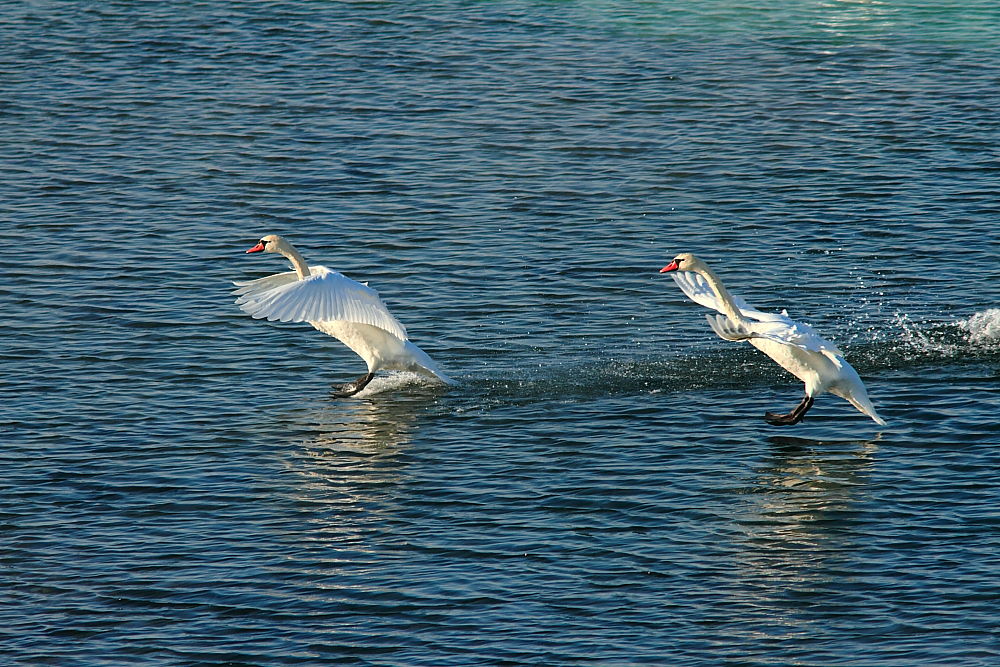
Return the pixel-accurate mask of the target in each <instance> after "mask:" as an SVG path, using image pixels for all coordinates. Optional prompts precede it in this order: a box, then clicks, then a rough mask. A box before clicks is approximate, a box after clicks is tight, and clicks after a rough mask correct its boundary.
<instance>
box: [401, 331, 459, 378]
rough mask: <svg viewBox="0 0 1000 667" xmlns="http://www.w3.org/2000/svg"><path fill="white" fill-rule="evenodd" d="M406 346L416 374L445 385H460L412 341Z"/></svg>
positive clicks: (412, 368)
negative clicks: (434, 379) (431, 378)
mask: <svg viewBox="0 0 1000 667" xmlns="http://www.w3.org/2000/svg"><path fill="white" fill-rule="evenodd" d="M404 345H405V348H406V352H407V353H408V355H409V357H410V360H411V370H413V371H414V372H416V373H420V374H421V375H426V376H429V377H433V378H436V379H437V380H439V381H441V382H443V383H444V384H449V385H456V384H458V382H456V381H455V380H453V379H452V378H451V377H449V376H448V374H447V373H445V372H444V371H442V370H441V369H440V368H438V365H437V364H436V363H434V361H433V360H432V359H431V358H430V356H429V355H428V354H427V353H426V352H424V351H423V350H421V349H420V348H419V347H417V346H416V345H414V344H413V343H411V342H410V341H406V342H405V344H404Z"/></svg>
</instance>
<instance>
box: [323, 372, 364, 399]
mask: <svg viewBox="0 0 1000 667" xmlns="http://www.w3.org/2000/svg"><path fill="white" fill-rule="evenodd" d="M374 377H375V374H374V373H368V374H367V375H362V376H361V377H359V378H358V379H357V380H355V381H354V382H348V383H347V384H342V385H340V386H339V387H337V388H336V389H334V390H333V392H332V393H331V394H330V395H331V396H333V397H334V398H348V397H350V396H354V395H355V394H356V393H358V392H359V391H361V390H362V389H364V388H365V387H367V386H368V383H369V382H371V381H372V378H374Z"/></svg>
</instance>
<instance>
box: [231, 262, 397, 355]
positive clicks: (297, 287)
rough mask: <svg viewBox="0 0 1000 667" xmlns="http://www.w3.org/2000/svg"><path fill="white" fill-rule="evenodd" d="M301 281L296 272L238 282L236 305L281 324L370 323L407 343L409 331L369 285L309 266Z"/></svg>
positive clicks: (248, 312)
mask: <svg viewBox="0 0 1000 667" xmlns="http://www.w3.org/2000/svg"><path fill="white" fill-rule="evenodd" d="M309 270H310V272H311V275H310V276H308V277H307V278H306V279H305V280H298V276H297V275H296V274H295V272H294V271H290V272H288V273H279V274H276V275H273V276H267V277H266V278H260V279H258V280H252V281H249V282H243V283H236V285H237V287H238V289H236V290H234V291H233V294H235V295H237V296H239V298H238V299H236V304H237V305H238V306H239V307H240V309H241V310H242V311H243V312H245V313H247V314H248V315H250V316H251V317H254V318H257V319H262V318H266V319H268V320H271V321H278V322H328V321H338V320H339V321H346V322H358V323H361V324H370V325H371V326H375V327H378V328H379V329H384V330H385V331H388V332H389V333H391V334H392V335H394V336H396V337H398V338H399V339H400V340H406V329H405V328H404V327H403V325H402V324H400V322H399V320H397V319H396V318H395V317H393V316H392V313H390V312H389V309H388V308H386V306H385V304H384V303H382V299H381V298H380V297H379V295H378V292H376V291H375V290H373V289H372V288H371V287H368V286H367V285H362V284H361V283H359V282H357V281H354V280H351V279H350V278H348V277H346V276H344V275H342V274H340V273H337V272H336V271H331V270H330V269H328V268H326V267H325V266H311V267H309Z"/></svg>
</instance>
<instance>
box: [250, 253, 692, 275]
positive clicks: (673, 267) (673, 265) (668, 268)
mask: <svg viewBox="0 0 1000 667" xmlns="http://www.w3.org/2000/svg"><path fill="white" fill-rule="evenodd" d="M247 252H249V251H247ZM676 270H677V262H676V261H673V262H670V263H669V264H667V265H666V266H665V267H663V268H662V269H660V273H666V272H667V271H676Z"/></svg>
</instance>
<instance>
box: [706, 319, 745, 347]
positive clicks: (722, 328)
mask: <svg viewBox="0 0 1000 667" xmlns="http://www.w3.org/2000/svg"><path fill="white" fill-rule="evenodd" d="M705 319H706V320H708V325H709V326H710V327H712V331H714V332H715V335H716V336H718V337H719V338H721V339H723V340H732V341H741V340H750V339H751V338H753V334H751V333H750V332H749V331H747V330H746V329H745V328H744V327H743V326H742V325H740V324H738V323H736V322H733V321H732V320H731V319H729V318H728V317H726V316H725V315H706V316H705Z"/></svg>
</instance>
